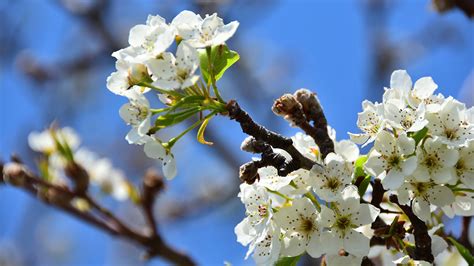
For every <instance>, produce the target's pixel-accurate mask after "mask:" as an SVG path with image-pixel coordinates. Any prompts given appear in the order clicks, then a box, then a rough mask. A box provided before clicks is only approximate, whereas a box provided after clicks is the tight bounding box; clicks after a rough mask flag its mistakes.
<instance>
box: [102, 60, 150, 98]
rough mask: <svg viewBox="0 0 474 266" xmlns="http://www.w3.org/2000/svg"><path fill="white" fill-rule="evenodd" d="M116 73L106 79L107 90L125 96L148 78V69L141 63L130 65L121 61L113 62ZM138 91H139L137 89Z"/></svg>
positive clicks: (130, 63)
mask: <svg viewBox="0 0 474 266" xmlns="http://www.w3.org/2000/svg"><path fill="white" fill-rule="evenodd" d="M115 68H116V69H117V71H115V72H113V73H112V74H110V76H109V77H107V88H108V89H109V90H110V91H111V92H112V93H114V94H117V95H122V96H125V94H126V93H127V91H129V90H132V89H131V88H133V87H134V86H135V85H138V84H140V83H141V82H143V81H146V80H147V79H149V78H150V75H149V74H148V69H147V67H146V66H145V65H143V64H141V63H132V62H128V61H125V60H122V59H118V60H117V61H116V62H115ZM137 90H140V89H137Z"/></svg>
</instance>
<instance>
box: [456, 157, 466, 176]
mask: <svg viewBox="0 0 474 266" xmlns="http://www.w3.org/2000/svg"><path fill="white" fill-rule="evenodd" d="M454 167H455V168H456V174H457V175H458V176H460V175H462V174H463V173H464V170H466V166H465V164H464V160H461V159H459V161H458V162H457V163H456V165H455V166H454Z"/></svg>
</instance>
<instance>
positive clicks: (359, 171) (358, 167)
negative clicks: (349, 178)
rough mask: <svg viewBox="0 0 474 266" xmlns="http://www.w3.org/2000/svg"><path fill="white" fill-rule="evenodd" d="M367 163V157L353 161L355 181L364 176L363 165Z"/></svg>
mask: <svg viewBox="0 0 474 266" xmlns="http://www.w3.org/2000/svg"><path fill="white" fill-rule="evenodd" d="M365 162H367V155H362V156H360V157H359V158H357V160H356V161H355V164H354V177H355V178H356V179H357V178H358V177H359V176H366V175H367V174H366V173H365V171H364V164H365Z"/></svg>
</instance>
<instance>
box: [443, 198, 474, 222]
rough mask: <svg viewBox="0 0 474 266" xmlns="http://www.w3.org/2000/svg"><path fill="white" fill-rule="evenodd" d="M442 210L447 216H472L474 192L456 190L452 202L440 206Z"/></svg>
mask: <svg viewBox="0 0 474 266" xmlns="http://www.w3.org/2000/svg"><path fill="white" fill-rule="evenodd" d="M442 209H443V212H444V214H445V215H446V216H448V217H449V218H454V216H455V215H457V216H474V194H473V193H466V192H457V193H456V194H455V198H454V202H453V203H451V204H449V205H446V206H444V207H442Z"/></svg>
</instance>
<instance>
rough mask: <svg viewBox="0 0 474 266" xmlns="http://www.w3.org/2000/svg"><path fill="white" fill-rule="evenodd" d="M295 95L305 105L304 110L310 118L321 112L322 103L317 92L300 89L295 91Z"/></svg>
mask: <svg viewBox="0 0 474 266" xmlns="http://www.w3.org/2000/svg"><path fill="white" fill-rule="evenodd" d="M295 97H296V100H297V101H298V102H299V103H300V104H301V106H302V107H303V112H304V113H305V114H306V116H308V118H310V117H313V116H314V115H315V114H317V113H320V112H321V104H320V103H319V99H318V97H317V96H316V94H315V93H313V92H311V91H309V90H307V89H299V90H297V91H296V92H295Z"/></svg>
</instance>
